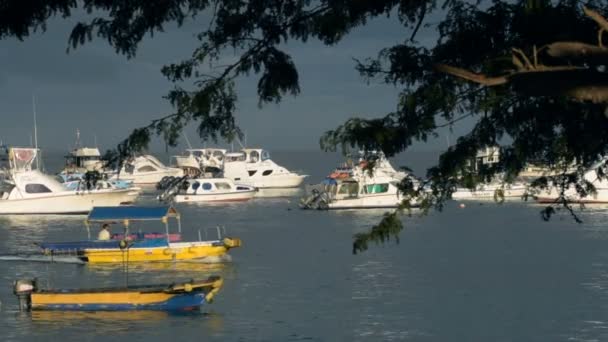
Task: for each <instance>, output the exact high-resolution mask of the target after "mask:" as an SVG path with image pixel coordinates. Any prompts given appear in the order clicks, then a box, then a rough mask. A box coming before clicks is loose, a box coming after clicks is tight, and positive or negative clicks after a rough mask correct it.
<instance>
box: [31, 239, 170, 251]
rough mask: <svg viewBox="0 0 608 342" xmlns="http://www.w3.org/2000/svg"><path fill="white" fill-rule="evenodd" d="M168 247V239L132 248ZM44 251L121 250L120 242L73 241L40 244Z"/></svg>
mask: <svg viewBox="0 0 608 342" xmlns="http://www.w3.org/2000/svg"><path fill="white" fill-rule="evenodd" d="M165 246H167V239H143V240H136V241H133V242H132V244H131V246H130V248H154V247H165ZM39 247H40V248H41V249H43V250H48V251H53V252H70V251H72V252H74V251H76V252H78V251H83V250H85V249H89V248H94V249H116V248H120V240H109V241H99V240H93V241H72V242H43V243H41V244H39Z"/></svg>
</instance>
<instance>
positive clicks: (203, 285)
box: [13, 276, 223, 311]
mask: <svg viewBox="0 0 608 342" xmlns="http://www.w3.org/2000/svg"><path fill="white" fill-rule="evenodd" d="M222 285H223V280H222V278H220V277H219V276H211V277H209V278H208V279H207V280H204V281H194V280H191V281H189V282H184V283H180V284H162V285H143V286H127V287H110V288H97V289H61V290H53V289H46V290H43V289H39V288H38V284H37V282H36V280H18V281H16V282H15V284H14V288H13V292H14V293H15V295H16V296H17V298H18V299H19V307H20V309H21V310H22V311H29V310H80V311H117V310H163V311H186V310H195V309H198V308H199V307H200V306H201V305H203V304H204V303H209V302H211V301H212V300H213V297H214V296H215V295H216V293H217V292H218V291H219V290H220V288H221V287H222Z"/></svg>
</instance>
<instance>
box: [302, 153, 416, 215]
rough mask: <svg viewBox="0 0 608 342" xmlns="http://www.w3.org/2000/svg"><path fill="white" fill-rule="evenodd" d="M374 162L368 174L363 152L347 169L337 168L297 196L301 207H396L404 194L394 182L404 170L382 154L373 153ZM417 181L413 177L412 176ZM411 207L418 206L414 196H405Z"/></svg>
mask: <svg viewBox="0 0 608 342" xmlns="http://www.w3.org/2000/svg"><path fill="white" fill-rule="evenodd" d="M375 160H376V165H375V167H374V169H373V171H372V173H371V174H370V172H369V171H368V170H366V169H365V167H366V166H367V165H366V163H367V162H366V160H365V159H364V157H363V155H362V157H361V159H360V160H359V163H358V165H356V166H352V167H351V168H350V169H347V168H344V167H342V168H339V169H337V170H336V171H334V172H332V174H330V175H329V177H327V178H326V179H325V181H323V183H321V184H319V185H316V186H313V187H311V188H310V189H309V191H308V193H309V195H308V196H307V197H304V198H302V199H301V200H300V207H301V208H303V209H364V208H365V209H372V208H396V207H398V206H399V205H401V204H402V203H403V201H404V200H406V198H405V197H404V196H403V195H402V194H401V193H400V192H399V188H398V184H399V182H401V181H402V180H403V179H404V178H405V177H408V174H407V173H405V172H400V171H396V170H395V169H394V168H393V167H392V166H391V165H390V162H389V161H388V160H387V159H386V158H384V155H383V154H378V155H377V156H376V157H375ZM412 181H413V182H414V183H415V184H417V180H415V179H413V178H412ZM408 201H409V204H410V206H411V207H416V206H418V204H419V203H418V201H417V200H416V199H408Z"/></svg>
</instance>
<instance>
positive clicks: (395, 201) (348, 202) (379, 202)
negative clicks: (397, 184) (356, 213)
mask: <svg viewBox="0 0 608 342" xmlns="http://www.w3.org/2000/svg"><path fill="white" fill-rule="evenodd" d="M402 200H403V198H400V197H399V196H397V195H396V194H386V195H370V196H364V197H357V198H345V199H339V200H334V201H332V202H330V203H329V204H328V208H327V209H378V208H397V207H398V206H399V205H400V204H401V201H402ZM411 205H412V206H415V204H414V203H412V204H411Z"/></svg>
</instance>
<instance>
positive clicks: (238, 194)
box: [159, 178, 257, 203]
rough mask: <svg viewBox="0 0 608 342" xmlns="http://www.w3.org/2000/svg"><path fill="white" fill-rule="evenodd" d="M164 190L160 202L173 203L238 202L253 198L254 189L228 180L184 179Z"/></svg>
mask: <svg viewBox="0 0 608 342" xmlns="http://www.w3.org/2000/svg"><path fill="white" fill-rule="evenodd" d="M172 186H173V188H170V189H166V190H165V192H164V193H163V194H161V195H160V196H159V199H160V200H163V201H170V200H173V201H174V202H177V203H180V202H240V201H248V200H250V199H252V198H253V197H254V196H255V193H256V191H257V189H256V188H254V187H252V186H249V185H243V184H235V183H234V181H232V179H230V178H195V179H184V180H183V181H182V182H178V183H176V184H173V185H172Z"/></svg>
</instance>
